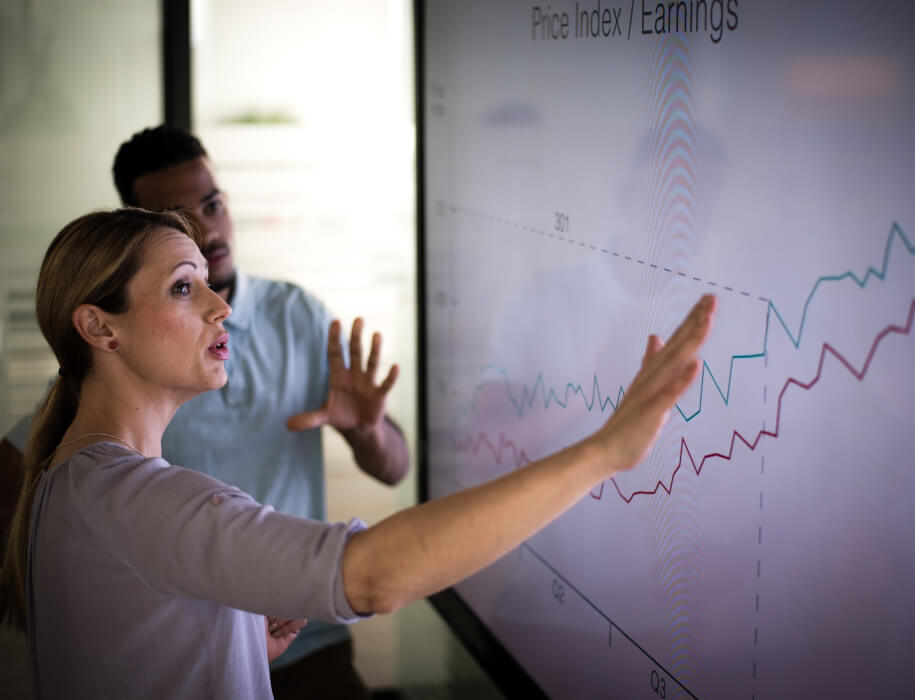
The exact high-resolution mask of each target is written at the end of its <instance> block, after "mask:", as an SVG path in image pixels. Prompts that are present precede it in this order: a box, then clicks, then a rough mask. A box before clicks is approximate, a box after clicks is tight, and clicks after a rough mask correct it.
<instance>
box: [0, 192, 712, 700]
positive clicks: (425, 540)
mask: <svg viewBox="0 0 915 700" xmlns="http://www.w3.org/2000/svg"><path fill="white" fill-rule="evenodd" d="M198 243H199V237H198V234H197V233H196V231H195V230H194V228H193V226H191V225H190V224H189V223H188V222H187V221H186V220H185V219H183V218H182V217H180V216H178V215H176V214H173V213H153V212H147V211H144V210H140V209H123V210H117V211H113V212H100V213H94V214H89V215H87V216H84V217H81V218H80V219H77V220H76V221H74V222H72V223H71V224H69V225H67V226H66V227H65V228H64V229H63V230H62V231H61V232H60V233H59V234H58V235H57V237H56V238H55V239H54V241H53V242H52V243H51V245H50V247H49V249H48V252H47V254H46V255H45V259H44V262H43V264H42V268H41V272H40V274H39V280H38V290H37V313H38V321H39V325H40V326H41V329H42V332H43V333H44V335H45V337H46V338H47V340H48V342H49V344H50V346H51V348H52V350H53V351H54V353H55V355H56V357H57V359H58V361H59V363H60V375H61V376H60V378H59V379H58V381H57V382H56V384H55V386H54V387H53V388H52V390H51V392H50V394H49V396H48V398H47V400H46V403H45V405H44V406H43V408H42V409H41V411H40V412H39V414H38V415H37V416H36V418H35V421H34V423H33V427H32V432H31V434H30V437H29V442H28V444H27V446H26V453H25V461H24V467H25V479H24V482H25V483H24V486H23V490H22V493H21V494H20V498H19V501H18V505H17V510H16V515H15V518H14V521H13V525H12V529H11V532H10V538H9V546H8V549H7V551H6V555H5V560H4V567H3V579H2V582H3V587H2V599H0V612H2V614H3V616H4V617H5V618H8V619H11V620H13V621H14V622H15V623H16V624H18V625H19V626H20V627H25V626H27V629H28V633H29V638H30V645H31V648H32V654H33V660H34V663H35V676H36V684H37V690H38V695H39V697H47V698H57V697H64V696H66V697H85V698H101V697H125V698H126V697H130V698H165V697H168V698H178V697H188V698H191V697H193V698H203V697H212V698H269V697H271V690H270V681H269V674H268V659H269V658H270V657H271V656H274V655H276V654H278V653H280V652H281V651H282V650H283V648H285V645H286V644H288V642H289V640H290V639H291V638H292V637H293V636H294V634H295V631H296V630H297V629H298V627H300V626H301V625H302V624H304V619H305V618H315V619H321V620H326V621H330V622H351V621H353V620H356V619H358V618H359V617H361V616H364V615H370V614H373V613H386V612H391V611H393V610H396V609H398V608H399V607H401V606H403V605H405V604H406V603H409V602H411V601H413V600H416V599H418V598H422V597H424V596H426V595H429V594H431V593H433V592H435V591H438V590H441V589H442V588H445V587H447V586H449V585H452V584H453V583H455V582H457V581H458V580H460V579H462V578H464V577H466V576H468V575H470V574H472V573H474V572H475V571H477V570H479V569H480V568H482V567H484V566H486V565H487V564H489V563H490V562H492V561H494V560H495V559H496V558H498V557H499V556H501V555H503V554H504V553H506V552H507V551H509V550H510V549H511V548H513V547H515V546H517V545H518V544H519V543H520V542H522V541H523V540H524V539H526V538H528V537H529V536H531V535H532V534H533V533H534V532H536V531H537V530H539V529H540V528H542V527H544V526H545V525H547V524H548V523H549V522H550V521H552V520H553V519H554V518H556V517H557V516H558V515H560V514H561V513H562V512H563V511H564V510H566V509H567V508H569V507H570V506H572V505H573V504H574V503H575V502H577V501H578V500H579V499H580V498H581V497H582V496H583V495H584V494H586V493H587V492H588V491H589V490H590V489H591V488H593V487H594V486H595V485H596V484H598V483H600V482H601V481H603V480H604V479H607V478H610V477H612V476H613V475H614V474H616V473H618V472H620V471H622V470H625V469H630V468H632V467H633V466H635V465H636V464H637V463H638V462H639V460H640V459H641V458H642V456H643V455H644V454H645V452H646V451H647V450H648V448H649V446H650V445H651V443H652V441H653V440H654V438H655V437H656V436H657V434H658V432H659V431H660V429H661V426H662V425H663V423H664V420H665V419H666V416H667V413H668V411H669V410H670V408H671V407H672V406H673V403H674V401H675V400H676V399H677V397H678V396H679V395H680V394H681V393H682V392H683V390H685V389H686V387H687V386H688V385H689V384H690V383H691V382H692V381H693V380H694V379H695V377H696V375H697V373H698V371H699V360H698V359H697V355H696V354H697V352H698V349H699V347H700V346H701V344H702V343H703V342H704V340H705V338H706V337H707V336H708V333H709V331H710V329H711V321H712V316H713V315H714V311H715V306H716V302H715V300H714V298H713V297H703V299H701V300H700V301H699V303H698V304H697V305H696V306H695V307H694V309H693V310H692V312H691V313H690V315H689V316H688V317H687V319H686V320H685V321H684V323H683V324H682V325H681V326H680V328H679V329H678V330H677V331H676V333H675V334H674V335H673V337H672V338H671V340H670V341H669V342H668V343H667V345H666V346H664V345H662V343H661V341H660V340H659V339H658V338H657V337H656V336H651V337H650V339H649V342H648V348H647V349H646V353H645V359H644V361H643V366H642V369H641V371H640V372H639V374H638V375H637V376H636V378H635V380H634V381H633V383H632V385H631V387H630V389H629V391H628V393H627V394H626V397H625V399H624V400H623V401H622V403H621V404H620V406H619V407H618V408H617V410H616V411H615V413H614V414H613V416H612V417H611V418H610V420H609V421H608V422H607V423H606V424H605V425H604V426H603V427H602V428H601V429H600V430H599V431H598V432H597V433H595V434H594V435H592V436H591V437H589V438H587V439H585V440H583V441H582V442H580V443H578V444H576V445H573V446H571V447H569V448H567V449H565V450H563V451H562V452H560V453H558V454H556V455H553V456H551V457H548V458H546V459H543V460H540V461H538V462H535V463H532V464H530V465H528V466H527V467H525V468H523V469H520V470H517V471H515V472H512V473H510V474H508V475H506V476H504V477H501V478H499V479H497V480H495V481H492V482H489V483H487V484H483V485H481V486H478V487H476V488H474V489H470V490H468V491H465V492H462V493H458V494H454V495H452V496H449V497H447V498H444V499H441V500H438V501H433V502H430V503H426V504H423V505H420V506H418V507H415V508H410V509H408V510H405V511H402V512H401V513H398V514H396V515H394V516H392V517H390V518H388V519H387V520H384V521H382V522H381V523H379V524H377V525H375V526H373V527H371V528H366V527H365V525H364V524H363V523H361V522H360V521H358V520H354V521H351V522H350V523H348V524H328V523H321V522H316V521H309V520H303V519H299V518H295V517H292V516H287V515H283V514H280V513H277V512H275V511H274V510H273V509H272V508H271V507H270V506H269V505H261V504H259V503H257V502H256V501H254V500H253V499H252V498H250V497H249V496H247V494H244V493H242V492H240V491H238V490H237V489H234V488H232V487H231V486H227V485H225V484H223V483H221V482H219V481H216V480H214V479H212V478H210V477H208V476H206V475H203V474H200V473H198V472H195V471H192V470H188V469H183V468H181V467H179V466H172V465H170V464H168V463H167V462H166V461H165V460H163V459H162V458H161V456H160V455H161V449H160V441H161V436H162V433H163V431H164V430H165V427H166V426H167V425H168V422H169V420H170V419H171V417H172V416H173V414H174V412H175V410H176V409H177V408H178V406H180V405H181V403H182V402H184V401H186V400H188V399H189V398H191V397H192V396H195V395H197V394H199V393H200V392H203V391H208V390H210V389H215V388H218V387H220V386H221V385H222V383H223V382H225V380H226V373H225V369H224V366H223V365H224V362H225V361H226V360H227V359H228V357H229V355H230V347H231V342H230V340H229V338H228V335H227V334H226V332H225V329H224V328H223V325H222V323H223V321H224V320H225V319H226V318H227V317H228V315H229V314H230V313H231V309H230V308H229V306H228V305H227V304H226V302H225V301H224V300H223V299H222V298H221V297H220V296H219V295H217V294H216V293H215V292H213V291H212V290H211V289H209V287H208V286H207V264H206V260H205V259H204V257H203V256H202V255H201V253H200V249H199V247H198ZM339 345H340V328H339V324H337V323H336V322H335V323H334V324H333V325H332V327H331V333H330V345H329V352H330V360H331V364H332V371H333V372H334V373H335V374H336V375H337V376H338V377H341V376H343V377H346V376H348V375H358V378H359V379H360V380H365V379H366V378H368V379H370V380H372V381H373V382H374V376H373V375H374V371H375V367H377V364H378V357H377V352H376V351H375V350H373V351H372V353H371V355H370V357H369V358H368V363H367V367H368V368H371V369H363V368H362V367H361V366H360V365H361V362H357V361H356V359H355V358H354V361H353V362H352V366H351V367H350V368H349V369H346V368H344V367H343V363H342V358H341V354H340V349H339ZM338 386H339V384H338ZM387 386H389V385H386V384H385V383H382V385H381V386H378V387H377V390H378V391H380V392H383V391H385V390H386V387H387ZM340 391H341V390H340V389H339V388H337V387H335V386H334V383H333V382H332V388H331V394H332V395H331V397H329V400H330V401H331V403H333V402H334V401H336V400H345V397H343V396H334V393H335V392H340ZM265 616H266V617H265ZM267 621H269V622H267Z"/></svg>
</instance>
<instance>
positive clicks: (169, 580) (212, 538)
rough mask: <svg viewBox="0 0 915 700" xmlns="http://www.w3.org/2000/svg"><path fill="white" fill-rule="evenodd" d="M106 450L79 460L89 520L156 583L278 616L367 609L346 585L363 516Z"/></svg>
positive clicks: (340, 616) (344, 614) (76, 488)
mask: <svg viewBox="0 0 915 700" xmlns="http://www.w3.org/2000/svg"><path fill="white" fill-rule="evenodd" d="M99 450H100V451H102V450H104V451H106V452H109V454H108V455H106V457H107V460H106V462H105V464H104V465H103V466H100V467H99V468H96V469H79V470H72V471H71V473H70V476H69V478H70V479H72V480H73V483H71V489H72V492H73V493H75V494H78V498H79V499H80V501H81V503H80V508H79V510H80V512H81V513H83V514H84V517H85V518H86V523H87V525H88V526H90V527H93V528H98V531H99V532H103V533H105V535H104V536H105V537H106V538H107V539H108V542H109V544H110V552H111V553H112V555H113V556H116V557H119V558H120V559H122V560H123V562H124V563H125V564H126V565H127V566H129V567H130V568H131V569H132V570H133V571H134V572H135V573H136V575H137V576H138V577H139V578H140V579H141V580H142V581H144V582H145V584H146V585H148V586H149V587H151V588H152V589H154V590H156V591H159V592H161V593H166V594H171V595H180V596H190V597H194V598H199V599H204V600H211V601H214V602H217V603H221V604H223V605H227V606H230V607H233V608H237V609H240V610H248V611H251V612H255V613H261V614H265V615H270V616H274V617H283V618H292V619H295V618H310V619H315V620H322V621H325V622H340V623H347V622H352V621H354V620H356V619H358V618H359V617H360V615H359V614H358V613H357V612H356V611H354V610H353V609H352V607H351V606H350V604H349V602H348V601H347V599H346V596H345V594H344V589H343V579H342V561H343V551H344V548H345V547H346V543H347V541H348V539H349V538H350V537H351V536H352V535H353V534H354V533H355V532H357V531H359V530H362V529H364V528H365V524H364V523H363V522H362V521H361V520H358V519H354V520H351V521H350V522H349V523H346V524H344V523H336V524H333V523H324V522H319V521H314V520H306V519H303V518H297V517H294V516H290V515H285V514H282V513H277V512H276V511H275V510H274V509H273V508H272V507H270V506H267V505H261V504H260V503H258V502H257V501H255V500H254V499H253V498H251V497H250V496H249V495H247V494H245V493H243V492H241V491H239V490H238V489H237V488H234V487H231V486H227V485H225V484H223V483H222V482H219V481H217V480H215V479H213V478H211V477H209V476H207V475H205V474H200V473H198V472H194V471H191V470H188V469H183V468H181V467H176V466H171V465H169V464H168V463H167V462H165V461H164V460H162V459H143V458H141V457H139V456H136V455H133V454H129V453H126V452H125V451H123V450H122V448H118V447H115V446H114V445H105V446H101V447H99ZM115 455H116V456H115ZM252 468H256V467H255V466H252Z"/></svg>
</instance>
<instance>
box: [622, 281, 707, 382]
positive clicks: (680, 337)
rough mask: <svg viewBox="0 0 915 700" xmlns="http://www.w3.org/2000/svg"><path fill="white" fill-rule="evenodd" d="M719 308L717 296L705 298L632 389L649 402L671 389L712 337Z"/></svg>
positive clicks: (645, 366)
mask: <svg viewBox="0 0 915 700" xmlns="http://www.w3.org/2000/svg"><path fill="white" fill-rule="evenodd" d="M715 308H716V300H715V297H714V296H712V295H706V296H704V297H702V299H701V300H700V301H699V302H698V303H697V304H696V305H695V306H694V307H693V309H692V311H691V312H690V313H689V315H688V316H687V317H686V319H684V321H683V323H681V324H680V326H679V327H678V328H677V330H676V331H674V334H673V335H672V336H671V338H670V340H669V341H668V342H667V343H666V344H665V345H664V346H663V347H661V348H660V349H659V350H658V351H657V352H655V353H654V354H652V355H651V356H650V357H646V359H645V361H644V363H643V369H642V371H641V372H639V375H638V376H637V377H636V379H635V381H633V387H632V388H633V389H636V388H637V389H639V390H640V391H641V392H642V393H643V394H644V398H645V399H648V400H650V399H651V396H652V395H653V394H655V393H656V392H658V391H662V390H664V389H665V388H667V387H668V385H669V383H670V382H671V381H672V380H673V379H674V378H675V377H676V376H678V375H679V373H680V370H681V369H682V368H683V366H684V365H685V364H687V363H689V362H691V361H692V360H693V359H694V357H695V354H696V352H697V351H698V349H699V348H700V347H701V345H702V343H704V342H705V340H706V338H708V335H709V333H711V330H712V317H713V316H714V313H715ZM646 355H647V353H646ZM684 388H685V387H684ZM630 393H631V392H630Z"/></svg>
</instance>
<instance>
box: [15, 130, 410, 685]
mask: <svg viewBox="0 0 915 700" xmlns="http://www.w3.org/2000/svg"><path fill="white" fill-rule="evenodd" d="M114 180H115V185H116V186H117V189H118V192H119V194H120V197H121V201H122V202H123V203H124V204H125V205H131V206H140V207H143V208H146V209H181V210H184V211H188V212H191V213H192V214H193V215H194V216H195V217H196V219H197V220H198V222H199V223H200V224H201V225H202V226H203V227H204V228H205V236H206V238H205V242H204V247H203V253H204V256H205V257H206V259H207V262H208V264H209V282H210V285H211V286H212V287H213V288H214V290H216V292H217V293H219V294H220V295H221V296H222V297H223V298H224V299H226V300H227V301H228V302H229V303H230V304H231V306H232V314H231V316H230V317H229V318H228V319H227V320H226V322H225V325H226V327H227V328H228V330H229V334H230V341H229V343H230V347H231V349H232V356H231V359H230V360H229V361H228V362H227V364H226V369H227V373H228V381H227V383H226V385H225V386H224V387H223V388H222V389H220V390H219V391H212V392H208V393H206V394H203V395H201V396H198V397H197V398H195V399H193V400H191V401H190V402H188V403H187V404H185V405H184V406H182V407H181V408H180V409H179V411H178V412H177V414H176V415H175V417H174V418H173V419H172V422H171V424H170V425H169V428H168V430H167V431H166V433H165V436H164V437H163V441H162V451H163V456H164V457H165V458H166V459H168V460H169V461H171V462H172V463H174V464H180V465H182V466H187V467H190V468H194V469H199V470H200V471H203V472H206V473H208V474H210V475H212V476H214V477H216V478H217V479H220V480H222V481H225V482H227V483H229V484H232V485H235V486H238V487H239V488H241V489H242V490H244V491H247V492H248V493H250V494H252V495H253V496H254V497H255V498H257V499H258V500H260V501H261V502H263V503H268V504H271V505H273V506H274V507H275V508H276V509H277V510H278V511H283V512H287V513H292V514H294V515H299V516H303V517H309V518H315V519H325V517H326V512H325V511H326V506H325V496H324V467H323V460H322V446H321V434H320V430H315V429H314V428H316V427H317V426H319V425H321V424H324V423H327V424H329V425H331V426H333V427H334V428H336V429H337V430H339V432H340V433H341V434H342V435H343V437H344V439H345V440H346V441H347V443H348V444H349V445H350V447H351V448H352V450H353V455H354V457H355V460H356V463H357V464H358V465H359V467H360V468H361V469H362V470H363V471H365V472H366V473H368V474H370V475H371V476H373V477H375V478H376V479H378V480H380V481H382V482H384V483H387V484H396V483H398V482H399V481H400V480H401V479H402V478H403V477H404V476H405V475H406V473H407V469H408V456H407V448H406V444H405V442H404V438H403V434H402V433H401V431H400V429H399V428H398V427H397V426H396V425H395V424H394V423H393V421H391V420H390V419H389V418H388V417H387V416H386V415H385V412H384V403H385V395H386V393H387V391H388V390H390V387H391V385H393V383H394V380H395V379H396V373H397V372H396V368H392V370H391V373H389V375H388V376H387V378H386V379H385V380H384V382H382V384H381V386H380V387H377V388H376V387H375V386H374V381H373V379H374V374H375V370H376V369H377V367H376V366H373V365H375V364H377V357H378V351H379V349H380V337H379V336H378V335H377V334H376V335H375V336H374V337H373V339H372V350H373V351H372V352H371V353H370V355H369V366H368V367H367V371H366V372H365V373H361V372H357V373H340V374H338V375H335V376H332V375H331V373H330V370H329V365H328V351H329V348H328V328H329V325H330V321H331V318H330V316H329V314H328V312H327V311H326V310H325V308H324V307H323V305H322V304H321V303H320V302H319V301H318V300H317V299H315V298H314V297H312V296H311V295H310V294H308V293H307V292H306V291H304V290H303V289H301V288H299V287H297V286H295V285H292V284H288V283H280V282H273V281H268V280H264V279H258V278H254V277H249V276H247V275H244V274H243V273H241V272H239V271H237V270H236V268H235V262H234V258H233V246H234V232H233V224H232V219H231V216H230V214H229V210H228V207H227V202H226V196H225V194H224V193H223V192H222V191H221V190H220V189H219V187H218V185H217V183H216V178H215V175H214V173H213V169H212V166H211V164H210V161H209V158H208V155H207V153H206V151H205V150H204V148H203V145H202V144H201V143H200V141H199V140H198V139H196V138H195V137H194V136H192V135H191V134H189V133H187V132H185V131H183V130H180V129H176V128H173V127H168V126H159V127H157V128H154V129H146V130H144V131H142V132H140V133H137V134H135V135H134V136H133V137H132V138H131V139H130V140H129V141H127V142H125V143H124V144H122V145H121V148H120V149H119V151H118V153H117V156H116V157H115V162H114ZM361 332H362V321H361V320H359V319H357V320H356V322H355V323H354V324H353V330H352V335H351V339H350V358H351V362H352V363H353V365H356V364H357V363H361V362H362V348H361ZM332 350H333V351H337V349H336V348H333V349H332ZM330 386H333V387H334V388H335V391H334V392H332V393H329V387H330ZM328 397H330V400H328ZM27 425H28V420H27V419H24V420H23V421H20V423H19V424H17V426H16V427H15V428H14V429H13V431H11V433H10V435H9V438H10V439H9V441H7V440H4V441H3V444H2V445H0V460H3V462H7V461H14V460H16V459H18V458H19V456H20V452H21V450H22V449H23V448H24V441H25V432H26V430H27ZM8 473H9V472H8ZM0 527H2V526H0ZM271 680H272V682H273V687H274V693H275V696H276V697H277V698H284V697H320V698H365V697H367V696H368V693H367V690H366V688H365V686H364V684H363V683H362V680H361V679H360V678H359V676H358V674H357V673H356V671H355V669H354V667H353V665H352V643H351V641H350V639H349V636H348V633H347V631H346V629H345V628H343V627H338V626H332V625H325V624H322V623H318V622H309V624H308V625H306V627H305V628H304V629H303V630H302V633H301V634H300V635H299V637H298V638H297V639H296V640H295V641H294V642H293V643H292V645H291V646H290V647H289V649H288V651H287V652H286V653H285V654H283V656H282V657H280V658H279V659H278V660H277V661H276V662H274V664H273V666H272V674H271Z"/></svg>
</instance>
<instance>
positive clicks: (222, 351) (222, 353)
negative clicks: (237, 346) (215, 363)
mask: <svg viewBox="0 0 915 700" xmlns="http://www.w3.org/2000/svg"><path fill="white" fill-rule="evenodd" d="M207 352H208V353H210V354H211V355H212V356H213V357H215V358H216V359H217V360H228V359H229V334H228V333H223V334H222V335H221V336H219V337H218V338H217V339H216V342H215V343H213V344H212V345H211V346H210V347H208V348H207Z"/></svg>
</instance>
